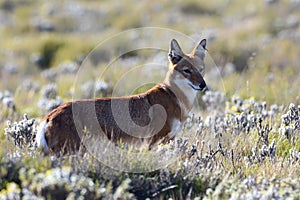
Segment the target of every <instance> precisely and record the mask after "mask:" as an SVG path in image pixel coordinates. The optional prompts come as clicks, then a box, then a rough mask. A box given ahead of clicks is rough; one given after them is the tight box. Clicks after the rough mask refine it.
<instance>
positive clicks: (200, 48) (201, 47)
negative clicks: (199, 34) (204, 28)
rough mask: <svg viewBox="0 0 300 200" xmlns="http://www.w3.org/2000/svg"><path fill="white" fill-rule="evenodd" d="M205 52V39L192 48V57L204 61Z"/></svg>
mask: <svg viewBox="0 0 300 200" xmlns="http://www.w3.org/2000/svg"><path fill="white" fill-rule="evenodd" d="M205 50H207V49H206V39H203V40H201V41H200V42H199V43H198V45H197V46H196V47H195V48H194V50H193V51H192V55H194V56H198V57H200V58H201V59H204V57H205Z"/></svg>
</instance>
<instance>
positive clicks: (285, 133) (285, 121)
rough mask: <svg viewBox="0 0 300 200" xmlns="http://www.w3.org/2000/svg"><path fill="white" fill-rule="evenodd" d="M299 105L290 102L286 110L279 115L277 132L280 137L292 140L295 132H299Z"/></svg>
mask: <svg viewBox="0 0 300 200" xmlns="http://www.w3.org/2000/svg"><path fill="white" fill-rule="evenodd" d="M299 112H300V105H298V107H296V106H295V104H293V103H291V104H290V106H289V109H288V111H287V112H286V113H285V114H283V115H282V116H281V125H280V128H279V133H280V134H281V136H282V137H284V138H287V139H289V140H290V141H293V140H294V139H295V136H296V134H299V132H300V117H299Z"/></svg>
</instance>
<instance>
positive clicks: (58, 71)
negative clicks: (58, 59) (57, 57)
mask: <svg viewBox="0 0 300 200" xmlns="http://www.w3.org/2000/svg"><path fill="white" fill-rule="evenodd" d="M78 69H79V66H78V65H77V64H76V63H75V62H71V61H70V62H65V63H62V64H60V65H58V66H57V67H54V68H50V69H47V70H44V71H43V72H42V77H43V78H44V79H46V80H48V81H50V82H55V80H56V79H57V78H58V77H59V76H64V75H67V74H76V73H77V71H78Z"/></svg>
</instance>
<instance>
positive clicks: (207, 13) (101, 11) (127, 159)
mask: <svg viewBox="0 0 300 200" xmlns="http://www.w3.org/2000/svg"><path fill="white" fill-rule="evenodd" d="M9 2H10V3H11V5H7V1H1V0H0V9H1V13H3V15H4V16H5V17H6V19H7V20H6V21H7V22H8V23H9V22H10V21H12V23H9V24H8V25H3V26H0V36H1V51H0V64H1V66H5V65H6V64H14V65H15V66H16V67H17V73H10V72H9V71H7V70H6V69H5V68H4V67H1V68H0V77H1V81H0V92H1V93H4V91H5V90H9V91H10V92H11V93H12V94H13V102H14V104H15V106H16V110H13V109H11V107H7V105H6V104H5V103H2V99H1V102H0V110H1V113H0V138H1V140H0V146H1V147H0V198H4V199H5V198H8V199H9V198H10V199H12V198H18V197H22V198H26V197H28V198H32V197H36V198H41V197H44V198H46V199H57V198H59V197H60V198H61V197H65V198H66V197H68V198H69V199H72V198H73V199H78V198H83V199H107V198H110V199H117V198H123V199H144V198H146V197H149V198H154V199H159V198H161V199H164V198H168V197H169V198H173V199H186V198H199V199H229V198H240V199H246V198H254V196H256V197H258V198H263V197H265V198H272V197H273V198H276V197H278V198H283V199H284V198H288V197H291V198H294V199H298V198H300V197H299V194H300V191H299V188H300V185H299V181H300V180H299V178H298V177H299V173H300V171H299V164H300V163H299V156H300V153H299V151H300V146H299V144H300V138H299V128H297V123H298V122H297V120H296V119H294V121H292V122H291V123H290V124H289V125H284V124H283V122H282V117H284V116H286V115H289V113H291V109H289V105H290V103H293V104H295V105H296V106H298V105H300V96H299V84H300V79H299V77H298V74H299V67H298V63H299V56H298V55H299V52H300V47H299V45H297V42H298V40H299V34H298V32H299V31H298V29H299V25H290V24H289V21H288V19H290V17H291V16H292V17H295V19H296V20H298V21H299V12H298V10H297V9H295V8H296V6H294V4H293V3H292V2H290V1H288V0H284V1H278V2H277V3H274V4H268V3H266V1H251V2H247V3H245V2H241V1H237V0H233V1H216V2H209V1H200V2H199V3H198V2H197V3H196V2H194V1H185V2H179V1H175V2H172V3H171V2H167V1H163V2H161V4H158V3H155V2H151V3H150V2H143V3H140V2H139V5H138V6H136V5H135V4H136V3H132V2H131V1H130V2H129V1H122V2H118V3H115V2H111V1H103V2H101V3H100V4H99V2H98V1H89V2H86V1H82V0H77V1H74V2H69V1H64V2H62V3H60V4H59V6H56V5H54V4H53V3H52V2H44V3H41V2H36V1H27V0H26V1H9ZM71 4H72V5H74V7H70V5H71ZM39 8H41V9H39ZM72 8H73V9H77V10H76V12H73V13H72V12H71V11H70V10H68V9H72ZM2 11H3V12H2ZM53 12H54V14H51V13H53ZM68 12H70V13H68ZM74 13H76V14H74ZM80 13H83V15H81V16H77V14H80ZM137 13H138V14H137ZM87 16H88V17H87ZM0 17H1V16H0ZM36 19H39V20H41V21H47V22H50V23H51V24H52V25H54V28H55V29H54V31H51V32H47V31H39V30H37V28H36V27H35V25H34V23H33V22H34V21H35V20H36ZM0 21H1V20H0ZM296 24H297V23H296ZM144 26H147V27H148V26H150V27H152V26H153V27H162V28H169V29H174V30H176V31H179V32H182V33H184V34H186V35H189V36H191V38H192V39H193V40H195V42H196V41H198V40H199V39H201V38H203V37H207V38H208V45H207V46H208V49H209V51H208V54H209V56H210V57H211V58H212V59H213V60H212V61H209V62H210V63H208V64H209V65H212V68H211V71H210V72H215V71H216V68H215V65H216V66H217V68H218V69H219V70H220V74H218V73H210V72H209V71H207V73H210V76H207V77H206V82H207V83H208V84H209V85H211V86H212V87H213V88H212V90H213V92H212V96H211V97H208V100H207V99H206V100H205V97H204V98H203V95H199V96H198V100H199V105H200V108H199V109H198V110H196V111H195V110H194V111H193V112H194V115H191V117H190V118H189V120H188V121H187V122H186V123H185V126H184V127H185V128H184V130H183V131H182V133H181V134H180V135H179V136H178V137H177V138H176V140H175V141H174V143H170V144H167V145H161V146H159V147H158V149H157V152H159V153H157V154H155V151H148V150H141V151H136V150H133V149H130V148H129V149H127V147H126V144H124V147H123V151H122V152H121V154H120V155H118V154H114V155H112V156H111V160H110V162H111V163H113V164H115V165H118V164H120V163H121V164H124V165H127V166H128V167H129V168H132V169H139V172H138V173H130V172H124V171H119V170H115V169H111V168H110V167H108V166H107V165H105V163H103V162H99V160H97V159H95V158H94V157H92V156H90V155H86V156H84V157H82V156H80V155H75V156H70V157H65V158H64V159H54V160H53V159H52V160H51V159H50V158H49V157H47V156H44V155H42V154H41V153H40V152H39V151H36V150H35V149H28V148H23V149H20V148H19V147H18V146H16V145H15V144H14V141H15V140H14V138H12V137H9V136H8V135H6V134H5V131H4V129H5V128H7V124H6V121H7V120H9V121H11V122H17V123H19V122H20V121H21V120H22V119H23V115H24V113H27V114H28V116H29V118H36V123H35V126H36V125H37V124H38V120H40V119H41V118H42V117H43V114H42V113H43V112H44V111H43V110H42V109H43V108H40V107H39V106H38V102H39V100H41V99H42V98H44V97H43V96H42V93H43V92H42V91H43V90H44V89H43V88H44V87H45V86H46V85H48V84H49V83H51V82H52V81H49V80H47V79H45V78H44V77H43V76H42V74H43V73H45V69H47V70H58V69H59V66H60V64H62V63H65V62H66V61H71V62H74V63H76V64H78V66H79V67H80V66H81V68H80V69H81V70H82V71H79V72H78V73H73V74H68V75H66V74H61V73H60V74H58V75H57V76H56V77H55V79H54V81H53V82H55V84H56V85H57V88H58V91H57V97H60V98H61V99H62V100H63V101H64V102H66V101H70V100H72V97H75V98H76V97H81V96H82V92H83V91H82V90H80V85H81V84H84V83H86V82H87V81H96V80H102V79H104V81H105V82H107V83H108V85H109V88H108V90H109V91H107V93H106V95H110V94H111V91H112V89H118V93H117V94H116V95H125V94H129V93H139V92H143V91H145V90H147V89H148V88H149V87H151V85H153V81H152V80H155V81H161V80H162V79H163V76H164V73H161V72H162V71H163V72H165V71H166V70H167V57H166V56H167V51H164V50H167V48H168V43H169V37H170V36H169V35H164V33H166V32H156V33H154V32H155V31H153V30H150V29H147V30H148V32H145V33H141V35H134V33H133V32H126V33H124V32H123V37H122V35H118V34H119V33H120V32H121V31H124V30H126V29H129V28H138V27H144ZM286 32H290V33H291V35H285V33H286ZM152 33H153V34H152ZM135 34H136V33H135ZM147 34H148V35H147ZM173 34H174V33H173ZM297 34H298V35H297ZM174 35H176V34H174ZM111 36H115V37H113V39H111V40H108V41H107V40H105V39H107V38H111ZM177 36H178V35H177ZM178 37H179V36H178ZM180 37H181V36H180ZM182 38H184V37H183V36H182ZM297 38H298V39H297ZM179 40H180V41H179V42H180V44H182V46H183V47H184V48H183V49H184V51H188V48H191V47H192V46H191V45H190V44H191V41H185V40H183V39H182V40H181V38H180V39H179ZM101 41H102V42H103V43H102V46H100V48H98V49H96V51H94V52H93V53H94V54H93V55H91V54H90V55H89V56H90V57H89V58H90V60H86V62H83V63H84V64H83V65H81V62H82V57H83V58H84V57H85V56H87V55H88V53H89V52H90V51H91V50H92V49H93V48H94V47H95V46H96V45H97V44H98V43H99V42H101ZM143 45H144V46H147V47H148V46H157V47H158V48H159V50H157V49H155V50H152V49H136V48H137V47H143ZM193 45H194V44H193ZM161 49H162V50H161ZM129 51H130V52H129ZM36 55H38V56H39V58H40V62H41V61H42V64H41V63H37V62H33V60H32V58H33V57H34V56H36ZM153 60H154V61H155V62H156V65H155V66H150V65H147V64H148V62H151V63H152V61H153ZM157 63H158V64H157ZM228 63H232V64H233V65H232V66H233V68H234V69H233V70H232V71H230V70H228V69H227V67H228V66H229V65H227V64H228ZM39 64H40V65H39ZM108 66H110V67H108ZM82 67H85V68H82ZM143 67H145V68H143ZM147 67H149V68H147ZM151 67H153V68H151ZM162 68H163V70H162ZM147 69H151V70H147ZM129 71H130V72H131V73H128V72H129ZM102 72H104V74H101V73H102ZM211 74H212V75H211ZM216 74H217V75H216ZM121 78H122V79H123V82H119V81H120V80H121ZM25 80H26V81H28V80H29V81H32V82H35V83H37V84H38V85H39V87H38V89H31V90H25V89H24V82H25ZM74 80H76V81H77V82H74ZM143 80H151V81H148V82H149V83H148V82H147V83H146V84H139V83H140V82H142V81H143ZM117 83H119V84H121V85H119V87H118V88H114V86H116V84H117ZM75 90H76V91H75ZM77 90H78V91H77ZM218 91H222V92H224V99H222V97H217V95H216V96H214V94H215V93H217V92H218ZM73 92H75V93H73ZM103 94H104V93H102V94H99V96H102V95H103ZM237 97H240V100H241V101H242V105H239V104H238V103H234V100H235V99H237ZM1 98H2V97H1ZM3 102H5V101H3ZM49 102H50V101H49ZM213 102H218V103H217V104H218V105H213V104H214V103H213ZM264 102H265V103H266V105H267V106H266V107H265V108H263V109H262V110H259V106H263V104H264ZM273 104H275V105H277V107H278V112H276V113H275V114H274V115H271V114H270V113H272V112H273V111H272V105H273ZM220 105H221V106H220ZM249 105H250V107H249V108H248V106H249ZM271 111H272V112H271ZM266 113H267V114H266ZM298 116H299V114H298ZM243 120H244V121H243ZM251 120H252V121H251ZM259 120H261V123H260V122H259ZM267 125H268V126H269V127H271V128H272V129H271V130H270V131H268V129H267ZM289 127H292V128H293V130H292V131H291V132H285V131H287V130H288V129H287V128H289ZM13 133H16V131H15V132H14V131H13ZM31 134H34V132H32V133H31ZM286 134H288V135H289V134H291V135H289V136H288V137H287V135H286ZM273 141H275V142H276V144H275V150H274V147H273V146H272V142H273ZM153 152H154V153H153ZM274 152H275V153H274ZM120 158H122V159H123V160H120ZM171 158H172V159H173V158H175V161H174V162H170V163H168V165H167V164H166V165H165V166H164V167H160V168H159V169H155V170H153V171H152V170H151V169H154V168H155V166H156V165H158V164H161V163H159V161H168V159H171ZM55 192H57V193H59V195H60V196H55Z"/></svg>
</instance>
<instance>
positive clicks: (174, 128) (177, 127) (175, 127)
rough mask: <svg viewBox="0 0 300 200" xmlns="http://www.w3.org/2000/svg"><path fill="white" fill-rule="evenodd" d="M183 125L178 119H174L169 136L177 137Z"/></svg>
mask: <svg viewBox="0 0 300 200" xmlns="http://www.w3.org/2000/svg"><path fill="white" fill-rule="evenodd" d="M180 127H181V123H180V121H179V120H178V119H174V121H173V123H172V129H171V132H170V133H169V134H168V136H169V137H170V138H173V137H175V136H176V135H177V134H178V133H179V131H180Z"/></svg>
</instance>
